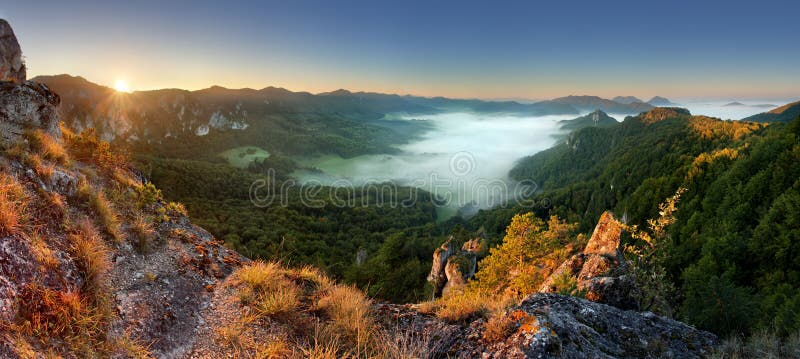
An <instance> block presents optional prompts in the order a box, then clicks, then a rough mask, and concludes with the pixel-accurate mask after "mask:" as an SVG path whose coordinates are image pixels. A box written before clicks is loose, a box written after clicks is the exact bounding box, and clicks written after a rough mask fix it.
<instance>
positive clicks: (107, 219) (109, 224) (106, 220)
mask: <svg viewBox="0 0 800 359" xmlns="http://www.w3.org/2000/svg"><path fill="white" fill-rule="evenodd" d="M78 195H79V196H80V197H81V198H82V199H84V200H85V201H86V202H87V203H88V204H89V206H90V207H91V208H92V210H93V211H94V212H95V214H96V215H97V219H98V220H99V221H100V224H101V225H102V226H103V228H104V229H105V231H106V233H107V234H108V235H109V236H111V238H113V239H114V240H115V241H120V240H122V226H121V222H120V219H119V215H118V214H117V212H116V210H114V207H113V205H112V204H111V202H110V201H109V200H108V199H107V198H106V195H105V193H103V192H102V191H95V190H94V189H93V188H92V187H91V186H90V185H89V184H88V183H86V182H83V183H81V184H80V186H79V187H78Z"/></svg>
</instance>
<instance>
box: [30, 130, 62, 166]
mask: <svg viewBox="0 0 800 359" xmlns="http://www.w3.org/2000/svg"><path fill="white" fill-rule="evenodd" d="M25 138H27V139H28V142H29V143H30V146H31V149H33V150H34V151H35V152H36V153H38V154H40V155H41V156H42V157H44V158H45V159H48V160H50V161H53V162H56V163H58V164H61V165H66V164H68V163H69V155H67V151H66V150H65V149H64V146H62V145H61V143H59V142H58V141H56V140H55V139H54V138H53V137H50V135H48V134H46V133H44V131H42V130H34V131H28V132H26V133H25Z"/></svg>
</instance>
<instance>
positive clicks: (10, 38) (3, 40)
mask: <svg viewBox="0 0 800 359" xmlns="http://www.w3.org/2000/svg"><path fill="white" fill-rule="evenodd" d="M0 81H15V82H23V81H25V63H24V62H23V61H22V50H21V49H20V47H19V42H17V36H16V35H14V30H12V29H11V25H9V24H8V22H7V21H5V20H3V19H0Z"/></svg>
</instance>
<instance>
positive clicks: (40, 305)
mask: <svg viewBox="0 0 800 359" xmlns="http://www.w3.org/2000/svg"><path fill="white" fill-rule="evenodd" d="M19 298H20V302H19V303H20V308H19V311H18V316H19V319H20V320H21V323H22V324H21V325H20V326H19V327H17V330H18V332H19V333H21V334H23V335H30V336H35V337H38V338H40V339H42V340H48V341H49V340H52V339H54V338H64V339H68V341H69V342H70V343H69V344H70V347H72V348H82V347H87V346H89V347H91V346H93V343H95V342H96V341H97V340H98V339H104V335H105V326H106V325H107V323H108V316H107V315H106V313H105V312H104V311H102V310H99V309H98V308H97V307H96V306H93V305H92V304H91V300H90V299H89V298H86V297H85V296H83V295H82V294H81V293H80V292H78V291H56V290H52V289H49V288H46V287H43V286H41V285H38V284H29V285H27V286H25V287H24V288H23V290H22V291H21V292H20V296H19Z"/></svg>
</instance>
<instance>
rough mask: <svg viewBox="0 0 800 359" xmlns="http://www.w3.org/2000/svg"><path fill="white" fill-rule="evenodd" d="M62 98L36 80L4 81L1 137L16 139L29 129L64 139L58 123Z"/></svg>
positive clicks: (1, 87) (0, 106) (0, 92)
mask: <svg viewBox="0 0 800 359" xmlns="http://www.w3.org/2000/svg"><path fill="white" fill-rule="evenodd" d="M59 103H60V98H59V96H58V95H57V94H55V93H54V92H52V91H50V89H48V88H47V86H45V85H42V84H39V83H36V82H31V81H27V82H0V136H2V140H3V141H4V142H5V141H14V140H16V139H18V138H19V136H20V135H21V134H22V133H23V132H24V131H25V130H26V129H29V128H38V129H42V130H44V131H45V132H46V133H48V134H49V135H51V136H53V137H54V138H61V130H60V129H59V125H58V105H59Z"/></svg>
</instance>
